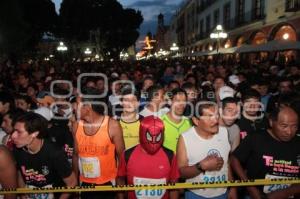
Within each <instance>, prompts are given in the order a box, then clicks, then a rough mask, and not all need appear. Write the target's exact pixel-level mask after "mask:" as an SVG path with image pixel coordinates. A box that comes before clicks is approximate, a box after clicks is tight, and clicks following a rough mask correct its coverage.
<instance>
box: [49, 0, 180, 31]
mask: <svg viewBox="0 0 300 199" xmlns="http://www.w3.org/2000/svg"><path fill="white" fill-rule="evenodd" d="M52 1H53V2H54V3H55V5H56V10H57V11H58V10H59V7H60V3H61V1H62V0H52ZM182 1H183V0H142V1H141V0H119V2H120V3H121V4H122V5H123V6H124V7H130V8H134V9H137V10H140V11H141V12H142V15H143V17H144V22H143V24H142V25H141V27H140V37H142V36H145V34H146V33H147V32H148V31H151V32H152V33H155V32H156V25H157V15H158V14H159V13H160V12H161V13H162V14H164V15H165V24H166V25H168V23H169V21H170V18H171V16H172V15H173V13H175V11H176V10H177V9H178V7H179V5H180V4H181V2H182Z"/></svg>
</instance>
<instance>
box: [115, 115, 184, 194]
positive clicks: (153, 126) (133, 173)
mask: <svg viewBox="0 0 300 199" xmlns="http://www.w3.org/2000/svg"><path fill="white" fill-rule="evenodd" d="M163 138H164V124H163V122H162V121H161V119H159V118H158V117H155V116H148V117H145V118H143V119H142V121H141V124H140V131H139V140H140V144H138V145H136V146H134V147H132V148H130V149H127V150H126V151H125V152H124V153H123V154H122V156H121V161H120V164H119V168H118V184H119V185H124V184H128V185H132V184H133V185H140V184H167V183H175V182H177V180H178V178H179V170H178V166H177V161H176V156H175V154H174V153H173V152H172V151H171V150H169V149H167V148H165V147H163V146H162V143H163ZM127 194H128V199H136V198H159V199H167V198H170V199H175V198H178V192H177V191H176V190H169V191H167V190H163V189H160V190H159V189H156V190H155V189H153V190H135V191H128V192H127ZM124 196H125V193H123V192H122V193H119V194H118V199H120V198H124Z"/></svg>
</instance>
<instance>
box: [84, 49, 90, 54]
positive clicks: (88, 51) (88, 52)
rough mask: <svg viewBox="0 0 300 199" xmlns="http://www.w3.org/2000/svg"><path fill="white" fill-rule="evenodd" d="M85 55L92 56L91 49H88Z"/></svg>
mask: <svg viewBox="0 0 300 199" xmlns="http://www.w3.org/2000/svg"><path fill="white" fill-rule="evenodd" d="M84 54H86V55H90V54H92V51H91V50H90V49H89V48H86V49H85V51H84Z"/></svg>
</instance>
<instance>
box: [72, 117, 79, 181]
mask: <svg viewBox="0 0 300 199" xmlns="http://www.w3.org/2000/svg"><path fill="white" fill-rule="evenodd" d="M72 124H73V125H72V135H73V140H74V150H73V156H72V169H73V171H74V174H75V176H76V178H77V179H78V176H79V169H78V144H77V140H76V131H77V128H78V122H74V123H72Z"/></svg>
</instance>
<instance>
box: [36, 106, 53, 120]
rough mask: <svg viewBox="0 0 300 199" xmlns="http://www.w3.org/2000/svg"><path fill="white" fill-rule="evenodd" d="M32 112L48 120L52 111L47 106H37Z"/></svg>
mask: <svg viewBox="0 0 300 199" xmlns="http://www.w3.org/2000/svg"><path fill="white" fill-rule="evenodd" d="M33 112H34V113H37V114H39V115H41V116H43V117H44V118H45V119H46V120H47V121H50V120H51V119H52V118H53V113H52V111H51V110H50V109H49V108H47V107H39V108H37V109H35V110H33Z"/></svg>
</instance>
